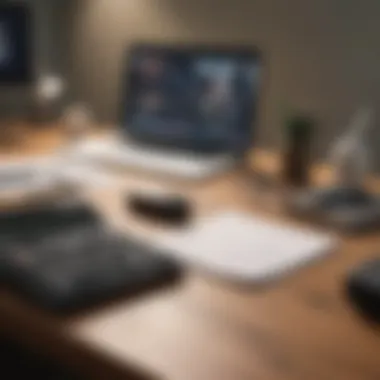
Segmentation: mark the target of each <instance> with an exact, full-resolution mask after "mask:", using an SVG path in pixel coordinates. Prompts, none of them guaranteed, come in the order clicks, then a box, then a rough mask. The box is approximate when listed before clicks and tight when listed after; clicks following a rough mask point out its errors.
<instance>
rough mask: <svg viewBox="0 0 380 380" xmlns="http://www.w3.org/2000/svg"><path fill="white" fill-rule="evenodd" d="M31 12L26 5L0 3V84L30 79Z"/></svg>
mask: <svg viewBox="0 0 380 380" xmlns="http://www.w3.org/2000/svg"><path fill="white" fill-rule="evenodd" d="M31 39H32V31H31V14H30V9H29V8H28V6H27V5H23V4H5V5H0V85H2V84H11V85H14V84H27V83H29V82H30V81H31V79H32V59H31Z"/></svg>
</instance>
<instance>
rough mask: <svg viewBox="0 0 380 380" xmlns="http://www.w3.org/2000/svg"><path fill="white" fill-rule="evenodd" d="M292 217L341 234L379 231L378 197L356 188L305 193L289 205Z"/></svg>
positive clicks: (313, 190)
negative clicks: (295, 216) (297, 217)
mask: <svg viewBox="0 0 380 380" xmlns="http://www.w3.org/2000/svg"><path fill="white" fill-rule="evenodd" d="M288 209H289V211H290V212H291V213H294V214H295V215H297V216H299V217H301V218H306V219H308V220H310V221H313V222H318V223H323V224H325V225H327V226H329V227H332V228H335V229H337V230H339V231H342V232H347V233H357V232H366V231H371V230H373V229H376V228H379V227H380V196H378V195H375V194H371V193H370V192H367V191H365V190H364V189H361V188H356V187H346V188H345V187H328V188H322V189H307V190H304V191H301V192H298V193H296V194H295V195H294V196H292V197H291V198H290V200H289V201H288Z"/></svg>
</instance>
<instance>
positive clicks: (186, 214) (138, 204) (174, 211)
mask: <svg viewBox="0 0 380 380" xmlns="http://www.w3.org/2000/svg"><path fill="white" fill-rule="evenodd" d="M127 204H128V207H129V209H130V210H131V211H132V212H134V213H136V214H137V215H140V216H142V217H143V218H146V219H149V220H151V221H155V222H161V223H164V224H166V225H171V226H182V225H184V224H186V223H188V222H189V220H190V218H191V205H190V203H189V201H187V200H186V199H185V198H183V197H181V196H179V195H178V196H175V195H169V196H166V195H161V194H159V195H155V194H132V195H130V196H128V198H127Z"/></svg>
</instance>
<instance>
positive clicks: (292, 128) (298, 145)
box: [283, 115, 314, 186]
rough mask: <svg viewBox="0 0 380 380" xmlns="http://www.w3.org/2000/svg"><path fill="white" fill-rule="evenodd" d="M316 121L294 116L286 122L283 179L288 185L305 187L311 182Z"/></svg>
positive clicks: (306, 117) (302, 116) (303, 116)
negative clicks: (313, 137) (312, 143)
mask: <svg viewBox="0 0 380 380" xmlns="http://www.w3.org/2000/svg"><path fill="white" fill-rule="evenodd" d="M313 128H314V120H313V119H312V118H311V117H309V116H305V115H294V116H290V117H288V119H287V120H286V133H285V135H286V136H285V138H286V142H285V144H286V148H285V149H286V151H285V157H284V168H283V177H284V181H285V183H286V184H288V185H293V186H305V185H307V184H308V182H309V168H310V158H311V157H310V156H311V139H312V132H313Z"/></svg>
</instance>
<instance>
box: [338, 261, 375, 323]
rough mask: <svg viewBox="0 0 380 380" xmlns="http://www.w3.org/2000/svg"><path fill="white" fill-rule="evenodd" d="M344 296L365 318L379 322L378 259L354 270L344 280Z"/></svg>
mask: <svg viewBox="0 0 380 380" xmlns="http://www.w3.org/2000/svg"><path fill="white" fill-rule="evenodd" d="M346 281H347V282H346V284H345V285H346V289H345V291H346V294H347V295H348V297H349V299H350V300H351V301H352V303H353V304H354V306H355V307H356V308H357V309H358V310H359V311H360V312H361V313H362V314H363V315H365V316H366V317H368V318H370V319H371V320H373V321H376V322H380V259H379V258H376V259H373V260H370V261H367V262H366V263H364V264H362V265H360V266H359V267H358V268H355V269H354V270H353V271H352V273H350V274H349V276H348V278H347V280H346Z"/></svg>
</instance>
